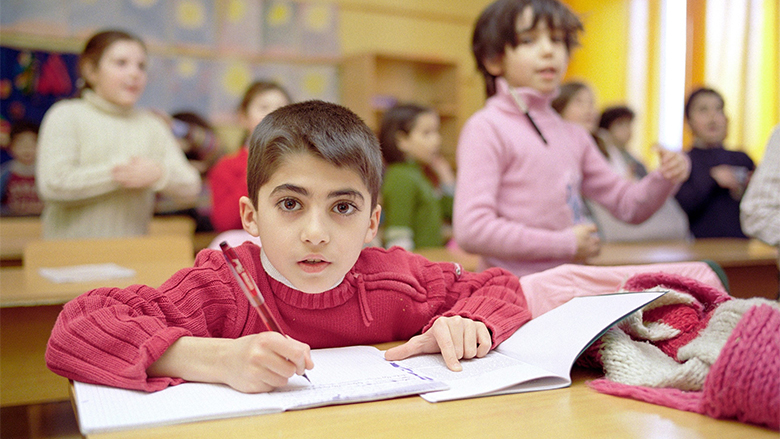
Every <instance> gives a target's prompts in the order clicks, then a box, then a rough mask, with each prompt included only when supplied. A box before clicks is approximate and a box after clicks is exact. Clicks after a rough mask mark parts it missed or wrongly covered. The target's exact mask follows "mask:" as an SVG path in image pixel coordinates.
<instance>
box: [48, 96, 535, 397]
mask: <svg viewBox="0 0 780 439" xmlns="http://www.w3.org/2000/svg"><path fill="white" fill-rule="evenodd" d="M248 163H249V165H248V177H247V186H248V188H249V194H251V196H252V198H251V199H250V198H248V197H242V198H241V200H240V203H239V204H240V212H241V220H242V223H243V226H244V229H245V230H246V231H247V232H249V233H250V234H252V235H254V236H259V237H260V240H261V242H262V243H263V246H262V248H260V247H257V246H256V245H254V244H251V243H245V244H244V245H242V246H239V247H237V248H236V252H237V253H238V256H239V258H240V259H241V264H242V265H243V266H244V268H245V269H246V270H247V272H248V273H250V274H251V275H252V276H253V278H254V279H255V280H256V282H257V284H258V287H259V288H260V291H261V292H262V293H263V295H264V296H265V300H266V304H267V305H268V308H269V309H270V311H271V313H273V314H274V317H275V318H276V319H277V321H278V322H279V325H280V326H281V328H282V330H283V331H284V332H285V333H286V334H287V336H283V335H281V334H279V333H275V332H261V331H263V328H264V325H263V323H262V321H261V320H260V318H259V316H258V314H257V313H256V312H255V310H254V309H253V308H252V306H251V305H250V304H249V302H248V301H247V299H246V298H245V296H244V295H243V293H242V292H241V289H240V288H239V286H238V284H237V282H236V281H235V279H234V278H233V275H232V274H231V272H230V271H229V268H228V266H227V263H226V261H225V259H224V258H223V257H222V254H221V253H220V252H218V251H214V250H204V251H202V252H201V253H199V254H198V257H197V260H196V262H195V266H194V267H193V268H188V269H184V270H181V271H179V272H178V273H176V274H175V275H174V276H173V277H172V278H171V279H169V280H168V281H167V282H165V283H164V284H163V285H162V286H161V287H160V288H156V289H155V288H150V287H147V286H141V285H135V286H131V287H129V288H126V289H117V288H101V289H97V290H93V291H91V292H89V293H86V294H84V295H82V296H80V297H78V298H77V299H75V300H73V301H71V302H70V303H68V304H66V305H65V307H64V309H63V311H62V313H61V314H60V316H59V318H58V320H57V323H56V325H55V327H54V330H53V331H52V335H51V338H50V340H49V344H48V349H47V351H46V361H47V364H48V366H49V368H50V369H51V370H53V371H54V372H56V373H58V374H60V375H63V376H66V377H68V378H71V379H74V380H78V381H84V382H92V383H98V384H106V385H111V386H118V387H124V388H131V389H141V390H146V391H154V390H159V389H162V388H165V387H166V386H169V385H173V384H178V383H181V382H183V381H201V382H214V383H224V384H227V385H229V386H231V387H233V388H235V389H237V390H240V391H243V392H267V391H270V390H273V389H274V388H277V387H281V386H284V385H285V384H286V383H287V380H288V378H290V377H291V376H292V375H293V374H303V373H304V371H305V370H307V369H311V368H312V367H314V366H315V365H314V364H313V363H312V360H311V356H310V349H311V348H324V347H335V346H345V345H355V344H376V343H381V342H388V341H394V340H409V341H408V342H407V343H405V344H402V345H400V346H397V347H394V348H392V349H389V350H388V351H387V352H386V354H385V357H386V358H387V359H388V360H398V359H402V358H406V357H409V356H412V355H416V354H421V353H430V352H441V353H442V356H443V357H444V360H445V362H446V364H447V366H448V367H449V368H450V369H452V370H460V369H461V366H460V364H459V361H458V360H459V359H464V358H474V357H482V356H484V355H486V354H487V353H488V351H489V350H490V349H491V348H493V347H495V346H496V345H498V344H499V343H500V342H502V341H503V340H504V339H506V338H507V337H509V336H510V335H511V334H512V333H513V332H514V331H515V330H516V329H517V328H518V327H520V326H521V325H522V324H523V323H525V322H526V321H528V320H529V319H530V313H529V311H528V307H527V304H526V301H525V298H524V296H523V294H522V292H521V290H520V285H519V281H518V279H517V277H515V276H513V275H512V274H510V273H509V272H507V271H504V270H502V269H498V268H493V269H489V270H486V271H484V272H482V273H469V272H464V271H462V269H461V267H460V266H459V265H457V264H454V263H434V262H430V261H428V260H427V259H425V258H423V257H421V256H418V255H414V254H412V253H408V252H406V251H404V250H402V249H400V248H394V249H391V250H384V249H381V248H365V249H364V248H363V246H364V245H365V244H366V243H368V242H370V241H371V240H372V239H373V238H374V236H375V235H376V232H377V227H378V225H379V215H380V211H381V207H380V206H379V205H378V204H377V197H378V194H379V190H380V187H381V175H382V155H381V152H380V149H379V145H378V142H377V140H376V137H375V136H374V134H373V133H372V132H371V130H370V129H369V128H368V127H367V126H366V125H365V124H364V123H363V122H362V121H361V120H360V119H359V118H358V117H357V116H356V115H355V114H354V113H352V112H351V111H349V110H347V109H346V108H344V107H341V106H338V105H335V104H328V103H324V102H320V101H309V102H303V103H300V104H293V105H290V106H286V107H283V108H281V109H279V110H277V111H275V112H273V113H271V114H270V115H269V116H267V117H266V118H265V119H264V120H263V122H262V123H261V124H260V125H259V126H258V127H257V128H256V129H255V132H254V134H253V136H252V140H251V144H250V150H249V162H248Z"/></svg>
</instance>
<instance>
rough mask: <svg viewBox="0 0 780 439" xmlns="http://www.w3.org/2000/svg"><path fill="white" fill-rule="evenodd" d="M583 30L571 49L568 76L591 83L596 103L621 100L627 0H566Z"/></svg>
mask: <svg viewBox="0 0 780 439" xmlns="http://www.w3.org/2000/svg"><path fill="white" fill-rule="evenodd" d="M566 3H567V4H568V5H569V6H570V7H571V8H572V10H574V11H575V12H576V13H577V15H579V17H580V20H582V24H583V26H584V27H585V31H584V32H583V34H582V38H581V40H580V43H581V46H580V47H579V48H578V49H576V50H575V51H574V52H572V57H571V62H570V63H569V70H568V73H567V79H579V80H584V81H586V82H588V83H590V84H591V85H592V86H593V89H594V91H595V93H596V96H597V101H598V104H597V105H598V107H599V108H603V107H606V106H608V105H614V104H624V103H625V100H626V72H627V63H628V56H627V55H628V34H629V32H628V17H629V11H628V6H629V2H628V1H626V0H568V1H567V2H566Z"/></svg>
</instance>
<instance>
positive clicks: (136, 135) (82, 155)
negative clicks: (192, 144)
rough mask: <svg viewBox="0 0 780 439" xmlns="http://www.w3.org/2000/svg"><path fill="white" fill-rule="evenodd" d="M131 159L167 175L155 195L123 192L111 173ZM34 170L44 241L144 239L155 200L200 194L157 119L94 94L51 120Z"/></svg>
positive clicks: (57, 107)
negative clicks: (145, 161)
mask: <svg viewBox="0 0 780 439" xmlns="http://www.w3.org/2000/svg"><path fill="white" fill-rule="evenodd" d="M132 157H145V158H149V159H152V160H154V161H156V162H157V163H158V164H159V165H160V166H161V167H162V169H163V176H162V177H161V178H160V179H159V180H158V181H157V182H156V183H155V184H154V186H153V187H151V188H146V189H134V190H131V189H123V188H121V187H120V186H119V185H118V184H117V183H116V182H114V181H113V179H112V176H111V169H112V168H113V167H114V166H116V165H119V164H122V163H126V162H127V161H129V160H130V159H131V158H132ZM36 168H37V169H36V184H37V186H38V192H39V194H40V196H41V199H42V200H43V201H44V210H43V236H44V238H45V239H65V238H89V237H92V238H97V237H120V236H137V235H143V234H145V233H146V232H147V230H148V227H149V222H150V221H151V218H152V215H153V212H154V200H155V192H157V191H161V192H163V193H165V194H166V195H168V196H172V197H183V198H191V197H195V196H197V194H198V193H199V191H200V175H199V174H198V171H197V170H196V169H195V168H193V167H192V166H190V165H189V163H188V162H187V159H186V157H185V156H184V154H183V153H182V151H181V149H180V148H179V147H178V145H177V144H176V140H175V139H174V137H173V134H172V133H171V131H170V129H169V128H168V127H167V126H166V125H165V124H164V123H163V121H162V120H161V119H160V118H159V117H157V116H155V115H154V114H152V113H151V112H148V111H143V110H138V109H124V108H121V107H118V106H116V105H114V104H112V103H110V102H108V101H106V100H104V99H102V98H101V97H99V96H98V95H97V94H95V93H94V92H92V91H91V90H85V92H84V94H83V97H82V98H81V99H71V100H67V101H61V102H58V103H56V104H54V105H53V106H52V107H51V108H50V109H49V111H48V112H47V113H46V115H45V117H44V119H43V123H42V125H41V130H40V135H39V139H38V152H37V159H36Z"/></svg>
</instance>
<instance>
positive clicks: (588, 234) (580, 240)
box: [572, 224, 601, 261]
mask: <svg viewBox="0 0 780 439" xmlns="http://www.w3.org/2000/svg"><path fill="white" fill-rule="evenodd" d="M572 230H573V231H574V236H575V237H576V238H577V251H576V252H575V253H574V260H575V261H584V260H586V259H588V258H590V257H593V256H598V254H599V252H600V251H601V239H600V238H599V236H598V234H597V232H598V227H596V225H595V224H577V225H576V226H574V227H572Z"/></svg>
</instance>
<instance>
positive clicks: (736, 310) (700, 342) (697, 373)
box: [580, 273, 780, 430]
mask: <svg viewBox="0 0 780 439" xmlns="http://www.w3.org/2000/svg"><path fill="white" fill-rule="evenodd" d="M655 287H658V288H661V289H666V290H670V292H669V293H667V294H666V295H664V296H663V297H662V298H660V299H658V300H656V301H655V302H653V303H651V304H649V305H648V306H647V307H645V308H644V309H642V310H640V311H638V312H637V313H635V314H632V315H631V316H630V317H629V318H627V319H625V320H624V321H623V322H621V323H620V324H619V325H618V326H617V327H615V328H612V329H611V330H609V331H608V332H607V333H606V334H605V335H604V336H603V337H602V338H600V339H599V340H598V341H597V342H596V343H594V345H593V346H591V347H590V348H589V349H588V351H586V353H585V354H584V355H583V358H582V359H581V361H580V364H591V365H592V364H599V365H601V366H602V368H603V370H604V372H605V378H604V379H600V380H596V381H593V382H591V383H590V384H589V385H590V386H591V387H592V388H594V389H596V390H598V391H599V392H602V393H607V394H612V395H616V396H624V397H630V398H634V399H638V400H641V401H645V402H650V403H654V404H659V405H664V406H667V407H671V408H676V409H680V410H687V411H692V412H696V413H701V414H705V415H707V416H711V417H714V418H732V419H734V418H735V419H738V420H739V421H742V422H747V423H753V424H758V425H763V426H766V427H769V428H772V429H774V430H780V304H778V303H777V302H775V301H770V300H766V299H732V298H730V297H729V296H728V295H727V294H726V293H725V292H722V291H719V290H715V289H713V288H711V287H708V286H706V285H703V284H701V283H699V282H697V281H695V280H692V279H685V278H681V277H678V276H675V275H669V274H662V273H649V274H643V275H638V276H635V277H634V278H631V279H630V280H629V281H628V282H627V283H626V285H625V286H624V289H625V290H627V291H641V290H646V289H653V288H655Z"/></svg>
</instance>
